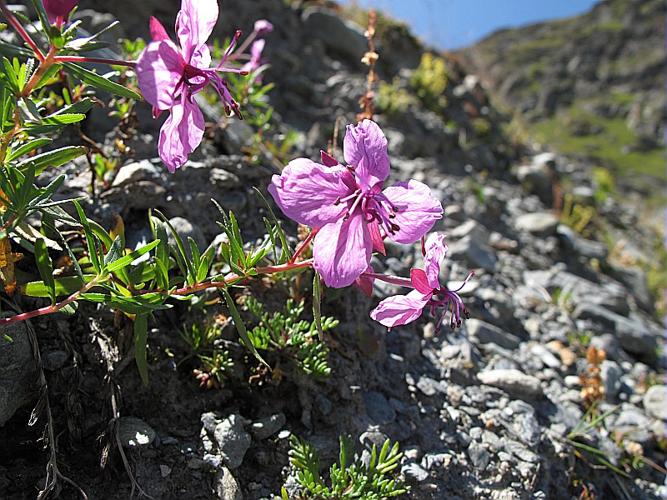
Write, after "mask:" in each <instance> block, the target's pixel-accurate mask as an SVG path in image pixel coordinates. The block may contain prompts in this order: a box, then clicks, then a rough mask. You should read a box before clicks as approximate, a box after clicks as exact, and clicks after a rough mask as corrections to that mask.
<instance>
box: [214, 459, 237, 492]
mask: <svg viewBox="0 0 667 500" xmlns="http://www.w3.org/2000/svg"><path fill="white" fill-rule="evenodd" d="M215 493H216V494H217V495H218V498H219V499H220V500H243V493H241V486H240V485H239V482H238V481H237V480H236V478H235V477H234V475H233V474H232V472H231V471H230V470H229V469H228V468H227V467H225V466H221V467H220V468H219V470H218V473H217V474H216V476H215Z"/></svg>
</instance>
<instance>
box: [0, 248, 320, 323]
mask: <svg viewBox="0 0 667 500" xmlns="http://www.w3.org/2000/svg"><path fill="white" fill-rule="evenodd" d="M312 265H313V261H312V259H309V260H304V261H303V262H297V263H289V262H288V263H287V264H280V265H278V266H267V267H258V268H256V269H255V270H256V271H257V274H274V273H281V272H285V271H292V270H295V269H304V268H306V267H311V266H312ZM243 278H245V276H240V275H238V274H235V273H232V274H229V275H228V276H227V277H225V279H224V281H205V282H203V283H197V284H194V285H190V286H186V287H183V288H177V289H176V290H173V291H171V292H165V293H168V294H169V295H190V294H191V293H196V292H201V291H203V290H207V289H209V288H226V287H227V286H229V285H230V284H233V283H235V282H236V281H238V280H241V279H243ZM101 280H102V276H96V277H95V278H93V279H92V280H91V281H89V282H88V283H86V284H85V285H84V286H83V287H82V288H81V289H80V290H78V291H76V292H74V293H73V294H72V295H70V296H69V297H67V298H66V299H65V300H63V301H62V302H58V303H57V304H52V305H50V306H46V307H42V308H40V309H35V310H34V311H30V312H26V313H21V314H17V315H16V316H11V317H9V318H0V326H5V325H9V324H11V323H17V322H19V321H25V320H27V319H31V318H36V317H38V316H45V315H47V314H53V313H57V312H58V311H60V310H61V309H62V308H63V307H65V306H67V305H69V304H71V303H72V302H75V301H76V300H78V299H79V298H80V297H81V295H83V294H84V293H86V292H88V290H90V289H91V288H93V287H95V286H97V285H98V284H99V282H100V281H101ZM145 293H147V292H145Z"/></svg>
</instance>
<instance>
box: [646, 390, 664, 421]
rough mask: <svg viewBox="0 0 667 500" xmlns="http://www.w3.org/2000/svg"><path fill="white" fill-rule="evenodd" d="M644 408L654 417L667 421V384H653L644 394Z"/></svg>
mask: <svg viewBox="0 0 667 500" xmlns="http://www.w3.org/2000/svg"><path fill="white" fill-rule="evenodd" d="M644 409H645V410H646V413H648V414H649V415H651V416H652V417H654V418H659V419H660V420H665V421H667V385H652V386H651V387H649V388H648V391H646V394H644Z"/></svg>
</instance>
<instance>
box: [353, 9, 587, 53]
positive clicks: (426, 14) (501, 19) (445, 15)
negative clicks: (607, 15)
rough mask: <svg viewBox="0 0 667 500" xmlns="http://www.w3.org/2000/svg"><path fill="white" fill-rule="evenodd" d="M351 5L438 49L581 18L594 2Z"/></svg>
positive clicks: (455, 46)
mask: <svg viewBox="0 0 667 500" xmlns="http://www.w3.org/2000/svg"><path fill="white" fill-rule="evenodd" d="M354 1H355V2H356V3H357V4H358V5H360V6H362V7H366V8H368V7H373V8H376V9H378V10H381V11H384V12H387V13H389V14H390V15H391V16H392V17H394V18H396V19H400V20H402V21H405V22H407V23H408V24H409V25H410V26H412V29H413V31H414V32H415V33H416V34H417V36H419V37H420V38H421V39H423V40H424V41H426V42H427V43H428V44H430V45H434V46H435V47H437V48H441V49H457V48H460V47H465V46H466V45H470V44H471V43H474V42H475V41H477V40H479V39H480V38H483V37H484V36H485V35H488V34H489V33H491V32H493V31H495V30H497V29H500V28H507V27H514V26H521V25H524V24H530V23H534V22H539V21H545V20H547V19H555V18H562V17H569V16H574V15H577V14H581V13H583V12H586V11H587V10H589V9H590V8H591V7H592V6H593V5H594V4H595V3H596V1H595V0H354ZM341 3H350V0H341Z"/></svg>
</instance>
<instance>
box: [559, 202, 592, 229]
mask: <svg viewBox="0 0 667 500" xmlns="http://www.w3.org/2000/svg"><path fill="white" fill-rule="evenodd" d="M596 216H597V210H596V209H595V207H589V206H585V205H582V204H580V203H575V201H574V198H573V196H572V195H571V194H566V195H565V196H564V197H563V209H562V211H561V214H560V221H561V222H562V223H563V224H565V225H567V226H570V227H571V228H572V229H574V230H575V231H576V232H577V233H579V234H581V235H583V236H591V234H592V230H593V229H592V226H593V223H594V221H595V218H596Z"/></svg>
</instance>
